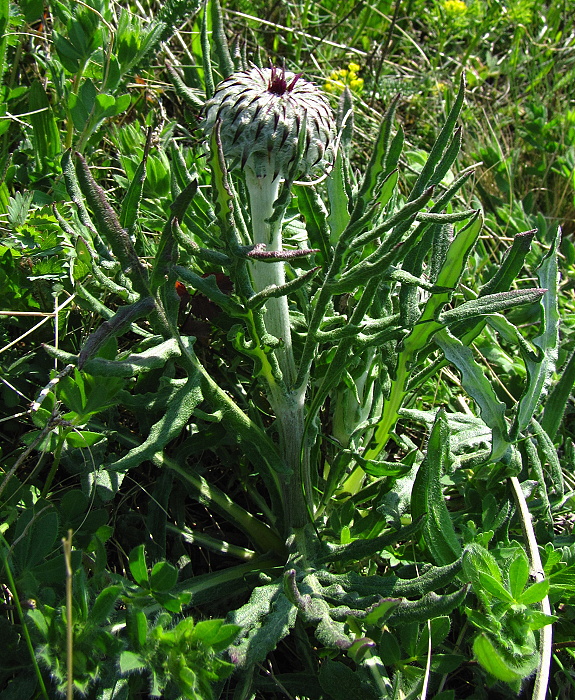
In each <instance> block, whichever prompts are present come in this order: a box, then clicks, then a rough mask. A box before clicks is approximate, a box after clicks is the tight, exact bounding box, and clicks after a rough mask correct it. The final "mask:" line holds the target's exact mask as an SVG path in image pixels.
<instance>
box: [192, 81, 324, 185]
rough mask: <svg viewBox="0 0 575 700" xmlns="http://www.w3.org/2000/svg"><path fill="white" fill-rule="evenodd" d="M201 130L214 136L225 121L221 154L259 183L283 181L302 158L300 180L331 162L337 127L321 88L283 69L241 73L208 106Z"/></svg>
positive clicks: (233, 165) (223, 85)
mask: <svg viewBox="0 0 575 700" xmlns="http://www.w3.org/2000/svg"><path fill="white" fill-rule="evenodd" d="M204 114H205V119H204V123H203V128H204V131H205V132H206V133H210V132H211V131H212V129H213V128H214V126H215V124H216V122H217V121H218V120H219V121H220V122H221V139H222V146H223V151H224V154H225V156H226V158H227V159H228V161H229V167H230V169H232V170H233V169H235V168H237V167H238V166H239V167H240V168H241V169H249V170H251V171H252V172H253V174H254V175H255V176H256V177H257V178H270V176H271V179H272V180H275V179H276V178H277V177H278V176H285V175H286V174H287V173H288V171H289V169H290V166H291V165H292V163H293V162H294V160H295V159H296V158H297V155H298V142H299V137H300V132H301V130H302V129H305V140H304V147H303V153H302V158H301V161H300V163H299V164H298V167H297V175H298V176H301V175H303V174H305V173H308V172H309V171H310V170H312V169H313V168H314V167H315V166H320V165H321V164H323V163H325V162H329V161H330V160H331V159H332V156H333V134H334V130H335V123H334V118H333V113H332V110H331V108H330V106H329V104H328V102H327V100H326V98H325V97H324V95H323V94H322V93H321V91H320V90H319V88H318V87H316V86H315V85H314V84H313V83H310V82H308V81H307V80H304V79H303V78H302V77H301V73H298V74H296V73H291V72H290V71H286V70H284V69H279V68H256V67H254V68H251V69H250V70H245V71H238V72H236V73H233V74H232V75H230V77H229V78H227V79H226V80H224V81H223V82H221V83H220V84H219V85H218V86H217V88H216V92H215V94H214V96H213V97H212V98H211V99H210V100H209V101H208V102H207V103H206V106H205V112H204Z"/></svg>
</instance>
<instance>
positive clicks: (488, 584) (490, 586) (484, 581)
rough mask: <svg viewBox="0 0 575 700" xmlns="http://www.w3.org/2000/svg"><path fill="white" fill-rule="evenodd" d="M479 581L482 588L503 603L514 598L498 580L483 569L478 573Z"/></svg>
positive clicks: (511, 601) (512, 600)
mask: <svg viewBox="0 0 575 700" xmlns="http://www.w3.org/2000/svg"><path fill="white" fill-rule="evenodd" d="M479 583H480V584H481V586H482V587H483V589H484V590H486V591H487V593H489V594H490V595H492V596H494V597H495V598H497V599H498V600H501V601H503V602H504V603H513V602H514V598H513V596H512V595H511V593H509V591H508V590H507V589H505V588H503V586H502V585H501V583H499V581H498V580H497V579H496V578H494V577H493V576H491V574H486V573H484V572H483V571H481V572H480V573H479Z"/></svg>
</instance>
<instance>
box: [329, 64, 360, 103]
mask: <svg viewBox="0 0 575 700" xmlns="http://www.w3.org/2000/svg"><path fill="white" fill-rule="evenodd" d="M360 70H361V66H359V65H358V64H357V63H348V65H347V69H346V68H342V69H341V70H334V71H333V72H332V73H330V76H329V78H328V79H327V80H326V82H325V84H324V88H325V90H326V91H327V92H331V93H333V94H334V95H341V93H342V92H343V91H344V90H345V88H346V87H348V88H349V89H350V90H351V91H352V92H355V93H357V94H359V93H360V92H361V91H362V90H363V78H358V77H357V74H358V73H359V71H360Z"/></svg>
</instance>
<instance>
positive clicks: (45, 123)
mask: <svg viewBox="0 0 575 700" xmlns="http://www.w3.org/2000/svg"><path fill="white" fill-rule="evenodd" d="M28 107H29V111H30V115H29V117H28V118H29V120H30V124H31V125H32V138H33V141H34V146H35V155H36V158H37V160H38V164H39V167H40V170H41V171H44V169H45V167H46V165H47V163H46V161H47V160H53V159H54V158H56V156H58V154H59V153H60V151H61V146H60V143H61V138H60V132H59V130H58V125H57V123H56V120H55V118H54V115H53V114H52V107H51V105H50V101H49V100H48V96H47V95H46V92H45V90H44V88H43V87H42V85H41V83H40V82H39V81H37V80H35V81H34V82H33V83H32V85H31V86H30V90H29V93H28Z"/></svg>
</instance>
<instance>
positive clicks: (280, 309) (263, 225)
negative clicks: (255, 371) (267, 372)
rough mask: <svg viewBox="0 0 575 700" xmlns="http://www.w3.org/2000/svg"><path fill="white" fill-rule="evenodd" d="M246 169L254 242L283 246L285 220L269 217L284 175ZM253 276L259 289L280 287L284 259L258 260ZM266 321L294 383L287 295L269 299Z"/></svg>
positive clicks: (284, 368)
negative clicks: (282, 231) (273, 219)
mask: <svg viewBox="0 0 575 700" xmlns="http://www.w3.org/2000/svg"><path fill="white" fill-rule="evenodd" d="M245 173H246V185H247V188H248V192H249V195H250V207H251V214H252V236H253V241H252V242H253V243H254V244H258V243H264V244H265V245H266V249H267V250H270V251H273V250H281V249H282V238H281V221H278V222H276V223H275V224H273V225H272V224H270V221H269V220H270V218H271V217H272V215H273V211H274V202H275V201H276V199H277V196H278V192H279V186H280V176H278V177H276V178H275V179H274V176H273V174H268V175H266V176H265V177H256V176H255V174H254V173H253V171H252V170H251V169H250V168H246V171H245ZM252 280H253V283H254V289H255V291H256V292H261V291H262V289H265V288H266V287H269V286H271V285H275V286H277V287H279V286H281V285H282V284H285V267H284V263H283V262H277V263H268V262H266V263H264V262H260V261H257V262H255V263H254V265H253V267H252ZM265 324H266V330H267V332H268V333H270V335H273V336H275V337H276V338H279V339H280V340H281V341H282V345H281V347H279V348H278V349H277V350H276V351H275V352H276V355H277V358H278V363H279V366H280V368H281V371H282V374H283V378H284V382H285V384H286V386H291V385H293V383H294V381H295V376H296V371H295V361H294V356H293V349H292V342H291V329H290V322H289V308H288V301H287V297H286V296H283V297H280V298H279V299H268V301H267V302H266V315H265Z"/></svg>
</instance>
